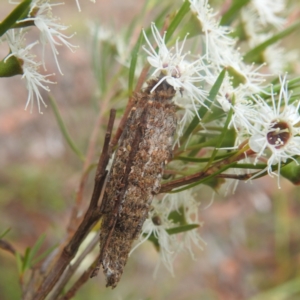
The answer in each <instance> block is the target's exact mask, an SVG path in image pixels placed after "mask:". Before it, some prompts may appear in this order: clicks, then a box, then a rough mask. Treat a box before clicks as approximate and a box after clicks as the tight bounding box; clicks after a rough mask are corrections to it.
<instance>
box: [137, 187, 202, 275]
mask: <svg viewBox="0 0 300 300" xmlns="http://www.w3.org/2000/svg"><path fill="white" fill-rule="evenodd" d="M192 193H193V190H192V189H189V190H186V191H182V192H180V193H176V194H167V195H165V197H164V198H163V199H162V200H160V199H157V198H154V200H153V202H152V210H151V211H150V212H149V216H148V218H147V220H146V221H145V223H144V225H143V228H142V232H141V235H140V242H139V243H138V244H137V245H136V246H135V247H134V248H133V249H132V250H131V252H132V251H134V249H136V248H137V247H138V246H139V245H140V244H142V243H143V242H145V241H146V240H148V238H149V237H150V236H154V237H155V238H156V239H157V241H158V244H159V255H160V259H159V264H160V263H163V264H164V265H165V267H166V268H167V269H168V270H169V271H170V272H171V273H173V262H174V259H175V258H176V256H177V255H178V253H179V252H180V251H183V250H187V251H189V252H190V254H191V255H192V257H193V256H194V254H193V246H196V247H198V248H199V249H203V246H204V245H205V242H204V241H203V240H202V239H201V237H200V235H199V232H198V230H196V229H193V230H189V231H186V232H182V233H180V234H169V233H168V230H169V229H172V228H176V227H178V226H180V224H177V223H176V222H175V221H174V220H172V218H170V214H172V213H174V212H176V213H177V214H178V215H179V216H181V218H183V219H184V220H185V224H199V225H201V224H200V222H199V219H198V207H199V204H200V203H199V201H196V200H195V198H194V197H193V194H192ZM159 264H158V265H159Z"/></svg>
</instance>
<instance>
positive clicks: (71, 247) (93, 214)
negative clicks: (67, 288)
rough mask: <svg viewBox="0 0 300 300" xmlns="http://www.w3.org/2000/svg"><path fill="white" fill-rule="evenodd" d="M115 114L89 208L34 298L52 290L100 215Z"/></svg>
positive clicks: (41, 296) (43, 297) (110, 125)
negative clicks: (99, 205)
mask: <svg viewBox="0 0 300 300" xmlns="http://www.w3.org/2000/svg"><path fill="white" fill-rule="evenodd" d="M115 115H116V111H115V110H111V113H110V118H109V122H108V126H107V132H106V136H105V141H104V146H103V150H102V153H101V156H100V158H99V162H98V167H97V171H96V176H95V185H94V191H93V194H92V197H91V201H90V205H89V208H88V210H87V212H86V214H85V216H84V218H83V220H82V222H81V224H80V225H79V227H78V229H77V230H76V232H75V234H74V235H73V237H72V238H71V240H70V241H69V242H68V244H67V245H66V246H65V247H64V248H63V250H62V252H61V254H60V256H59V258H58V260H57V261H56V263H55V264H54V265H53V267H52V269H51V270H50V272H49V273H48V274H47V276H46V277H45V280H44V281H43V282H42V283H41V285H40V286H39V288H38V290H37V292H36V295H35V296H34V299H35V300H43V299H45V297H46V296H47V295H48V294H49V293H50V291H51V290H52V288H53V287H54V285H55V284H56V282H57V281H58V280H59V278H60V277H61V276H62V274H63V272H64V270H65V269H66V267H67V266H68V265H69V264H70V262H71V260H72V259H73V257H74V256H75V255H76V253H77V251H78V248H79V246H80V244H81V243H82V241H83V239H84V238H85V237H86V235H87V234H88V232H89V231H90V230H91V229H92V227H93V226H94V225H95V223H96V222H97V221H98V220H99V219H100V217H101V214H102V213H101V211H100V209H99V207H98V201H99V198H100V195H101V192H102V189H103V187H104V183H105V178H106V174H107V171H106V170H105V168H106V165H107V163H108V160H109V157H110V149H111V147H110V146H109V143H110V138H111V132H112V128H113V124H114V119H115Z"/></svg>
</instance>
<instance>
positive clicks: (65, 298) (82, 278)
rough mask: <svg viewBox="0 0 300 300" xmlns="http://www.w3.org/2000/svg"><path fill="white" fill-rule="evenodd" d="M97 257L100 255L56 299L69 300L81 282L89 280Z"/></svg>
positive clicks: (81, 284)
mask: <svg viewBox="0 0 300 300" xmlns="http://www.w3.org/2000/svg"><path fill="white" fill-rule="evenodd" d="M99 257H100V254H99V255H98V256H97V257H96V259H95V260H94V262H93V263H92V264H91V265H90V267H89V268H88V269H87V270H86V271H85V272H83V274H82V275H81V276H80V277H79V278H78V279H77V280H76V282H75V283H74V284H73V286H72V287H71V288H70V289H69V290H68V292H67V293H66V294H65V295H64V296H63V297H60V298H58V300H69V299H71V298H73V297H74V296H75V294H76V293H77V291H78V290H79V289H80V288H81V287H82V286H83V284H84V283H86V282H87V281H88V280H89V278H90V275H91V272H92V271H93V270H94V269H95V266H96V265H97V262H98V260H99Z"/></svg>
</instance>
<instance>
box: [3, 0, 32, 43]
mask: <svg viewBox="0 0 300 300" xmlns="http://www.w3.org/2000/svg"><path fill="white" fill-rule="evenodd" d="M30 4H31V0H23V1H22V2H21V3H20V4H19V5H18V6H16V7H15V9H14V10H13V11H12V12H11V13H10V14H9V15H8V16H7V17H6V18H5V19H4V20H3V21H2V22H1V23H0V37H1V36H2V35H3V34H4V33H5V32H6V31H7V30H8V29H10V28H12V27H13V26H14V25H15V24H16V23H17V21H19V20H22V19H24V18H26V17H27V15H28V13H29V9H30Z"/></svg>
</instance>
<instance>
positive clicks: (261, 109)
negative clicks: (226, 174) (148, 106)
mask: <svg viewBox="0 0 300 300" xmlns="http://www.w3.org/2000/svg"><path fill="white" fill-rule="evenodd" d="M189 2H190V8H191V11H192V13H193V14H195V16H196V17H197V19H198V21H199V23H200V26H201V28H202V31H203V35H204V38H203V42H204V43H205V44H204V45H205V48H206V51H205V56H202V57H201V55H200V54H198V55H192V54H191V53H190V52H189V51H188V52H185V51H184V46H185V44H186V43H187V39H188V35H187V36H186V37H185V38H184V39H183V41H182V43H181V44H180V43H179V39H178V40H177V41H176V43H175V46H174V47H171V48H168V46H167V44H166V33H164V34H162V35H161V34H160V33H159V31H158V29H157V28H156V27H155V25H154V24H152V25H151V31H152V35H153V37H154V40H155V43H156V45H157V50H156V49H155V48H154V47H153V46H152V44H151V42H150V41H149V39H148V37H147V36H146V33H145V32H144V36H145V39H146V42H147V48H146V47H144V50H145V51H146V53H147V54H148V57H147V59H148V62H149V64H150V65H151V66H152V67H153V69H154V71H153V72H152V76H155V77H156V78H159V79H160V81H159V83H158V84H160V83H161V81H163V80H166V81H167V82H168V83H169V84H170V85H171V86H173V87H174V89H175V90H176V91H177V92H178V93H177V94H178V96H177V97H175V98H174V103H175V104H176V105H177V106H178V107H181V108H183V109H184V110H185V112H184V115H183V116H182V117H181V120H180V125H181V126H179V129H178V135H181V134H182V133H183V129H184V128H185V125H186V124H187V123H188V122H189V121H190V120H191V119H192V118H193V117H194V116H195V115H198V112H199V108H200V107H201V106H202V105H204V101H205V100H207V93H206V91H204V90H203V87H205V88H207V90H209V87H211V86H212V84H214V83H215V81H216V78H217V76H218V75H219V74H220V72H221V71H222V70H223V69H224V68H225V69H226V70H227V73H226V76H225V78H224V80H223V83H222V86H221V88H220V90H219V93H218V95H217V98H216V99H217V102H218V105H219V108H221V109H223V111H224V115H227V113H228V112H229V111H232V112H233V115H232V119H231V122H230V125H229V126H233V127H234V128H235V130H236V132H237V138H236V145H237V146H239V145H241V144H243V145H245V144H248V145H249V148H248V149H249V150H250V152H251V151H252V152H253V156H252V157H254V159H253V158H252V157H251V158H250V159H252V163H254V164H256V163H257V162H258V161H263V162H265V163H266V168H265V169H263V170H261V171H260V172H258V173H257V174H256V175H255V176H258V175H260V174H261V173H263V172H266V171H267V172H268V174H269V175H271V176H272V175H273V174H274V171H275V170H277V169H278V170H279V172H278V173H279V174H280V167H281V163H282V162H286V161H287V160H288V159H292V160H295V158H294V157H295V156H297V155H300V128H299V121H300V115H299V107H300V101H299V100H298V101H291V98H290V95H289V93H288V82H287V79H286V76H284V77H280V88H279V89H280V92H279V95H277V94H276V93H275V92H274V89H271V91H270V92H269V93H267V92H266V90H267V85H266V84H265V81H266V77H267V76H270V74H269V75H266V74H265V73H263V72H262V71H261V70H262V69H263V68H264V67H265V64H262V65H259V66H256V65H254V64H251V65H249V64H246V63H245V62H243V60H242V55H241V54H240V52H239V49H238V48H237V47H236V41H235V40H234V39H233V38H232V37H231V36H230V33H231V29H230V28H228V27H224V26H219V21H218V20H217V18H216V14H214V13H213V11H212V9H211V8H210V6H209V4H208V1H207V0H189ZM250 3H251V4H249V5H251V7H252V9H251V10H250V11H251V13H252V14H253V15H255V16H256V18H257V19H258V20H256V21H255V22H256V23H259V26H261V27H262V26H265V25H266V24H269V25H270V24H271V25H273V26H274V27H275V28H279V27H280V26H281V25H282V24H283V22H284V19H282V18H281V17H279V16H278V13H279V12H280V11H281V10H282V5H283V0H278V1H274V5H273V4H270V1H268V0H260V1H255V0H253V1H250ZM272 3H273V2H272ZM267 7H270V9H266V8H267ZM249 23H250V22H249ZM256 23H254V24H256ZM255 26H256V25H255ZM259 26H258V27H257V28H261V27H259ZM260 42H261V41H260ZM254 46H256V44H255V43H254V44H252V45H251V47H254ZM277 54H278V52H277ZM269 55H270V57H271V54H269ZM271 59H274V56H273V58H271ZM274 66H275V65H273V67H274ZM279 69H280V70H282V66H277V67H276V70H279ZM269 70H271V71H272V67H271V68H269ZM273 70H275V67H274V68H273ZM155 88H156V87H154V88H153V89H155ZM268 99H270V100H269V102H268ZM198 117H199V119H200V120H201V118H202V117H203V116H201V115H200V116H199V115H198ZM224 120H225V119H221V120H218V124H219V125H220V124H221V126H222V122H224ZM203 127H204V128H205V126H203ZM250 152H249V153H250ZM295 161H296V160H295ZM274 165H276V166H274ZM237 172H239V170H238V171H237ZM278 186H279V181H278ZM184 193H185V192H184ZM177 196H178V198H177ZM180 199H184V201H183V202H181V200H180ZM189 199H191V197H188V196H186V195H181V194H180V193H179V194H172V195H168V196H166V197H165V198H164V199H163V200H162V201H158V200H155V201H154V203H153V210H152V212H151V214H150V217H149V219H148V220H147V221H146V222H145V223H144V227H143V233H142V236H141V240H142V241H143V240H147V238H148V237H150V236H151V235H154V236H155V237H156V238H157V239H158V242H159V245H160V250H161V260H162V261H163V262H164V263H165V265H166V266H167V268H168V269H170V270H172V262H173V260H174V257H175V256H176V254H177V253H178V252H177V250H178V249H180V247H178V240H176V237H175V236H173V235H169V234H168V233H167V229H169V228H172V227H173V226H174V224H173V223H172V221H171V220H170V218H169V215H170V213H171V211H172V210H174V209H175V208H174V203H177V205H179V204H178V203H180V205H184V207H185V208H184V211H185V210H186V208H187V207H189V209H190V208H193V211H194V212H195V211H197V210H196V208H195V207H197V205H199V203H197V204H196V206H195V207H194V206H193V204H192V203H191V202H190V201H189ZM166 201H169V202H168V205H166ZM185 205H186V206H185ZM196 219H197V218H196ZM158 220H159V221H158ZM195 222H197V221H195ZM191 232H193V231H191ZM190 240H191V241H193V242H194V243H195V244H196V245H199V246H200V245H201V244H202V245H203V243H199V241H200V240H199V239H197V238H194V237H192V238H191V239H190ZM176 249H177V250H176Z"/></svg>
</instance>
